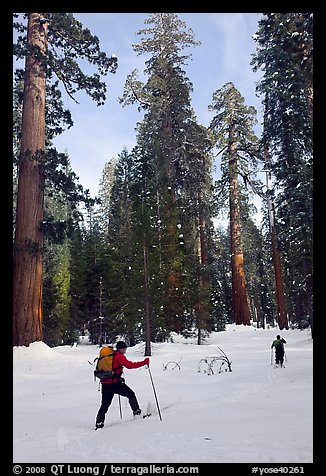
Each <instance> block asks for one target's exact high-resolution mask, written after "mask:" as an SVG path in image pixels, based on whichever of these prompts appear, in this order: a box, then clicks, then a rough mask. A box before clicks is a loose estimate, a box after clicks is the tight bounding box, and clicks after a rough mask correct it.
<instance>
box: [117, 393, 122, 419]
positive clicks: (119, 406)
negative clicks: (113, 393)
mask: <svg viewBox="0 0 326 476" xmlns="http://www.w3.org/2000/svg"><path fill="white" fill-rule="evenodd" d="M118 397H119V410H120V418H121V420H122V410H121V398H120V395H118Z"/></svg>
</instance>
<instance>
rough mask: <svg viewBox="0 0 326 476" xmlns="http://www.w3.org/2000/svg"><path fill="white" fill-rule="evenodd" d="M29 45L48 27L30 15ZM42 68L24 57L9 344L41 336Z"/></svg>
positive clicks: (42, 40)
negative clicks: (11, 337) (10, 340)
mask: <svg viewBox="0 0 326 476" xmlns="http://www.w3.org/2000/svg"><path fill="white" fill-rule="evenodd" d="M27 42H28V45H30V46H31V47H34V48H35V47H38V48H39V50H40V52H41V53H45V52H46V49H47V24H46V23H44V21H43V19H42V16H41V14H40V13H29V17H28V33H27ZM45 79H46V78H45V69H44V67H42V65H41V62H40V60H39V59H37V58H36V57H35V56H34V55H33V54H28V56H27V57H26V66H25V82H24V101H23V113H22V137H21V150H20V165H19V178H18V192H17V209H16V230H15V246H14V261H13V273H14V283H13V344H14V345H26V346H28V345H29V344H30V343H31V342H34V341H40V340H42V338H43V332H42V252H43V251H42V248H43V233H42V229H41V223H42V220H43V201H44V175H43V171H42V165H43V164H42V162H43V157H44V148H45Z"/></svg>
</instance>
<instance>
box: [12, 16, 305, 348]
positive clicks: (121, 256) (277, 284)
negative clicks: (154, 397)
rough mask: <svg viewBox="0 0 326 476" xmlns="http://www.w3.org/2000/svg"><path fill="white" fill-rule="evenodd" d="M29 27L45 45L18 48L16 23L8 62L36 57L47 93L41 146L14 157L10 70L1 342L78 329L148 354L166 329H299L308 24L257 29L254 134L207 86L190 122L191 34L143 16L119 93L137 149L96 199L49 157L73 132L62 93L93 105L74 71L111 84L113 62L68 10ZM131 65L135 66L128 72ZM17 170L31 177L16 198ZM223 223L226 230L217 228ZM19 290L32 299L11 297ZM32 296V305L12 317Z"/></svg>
mask: <svg viewBox="0 0 326 476" xmlns="http://www.w3.org/2000/svg"><path fill="white" fill-rule="evenodd" d="M96 15H99V14H96ZM137 15H138V14H137ZM180 15H183V14H180ZM188 15H189V14H188ZM216 15H218V14H216ZM230 15H232V14H230ZM31 16H32V20H33V21H34V25H36V24H38V25H39V27H40V25H46V28H47V31H46V32H45V27H44V33H43V37H44V38H45V37H47V38H46V41H45V39H44V41H43V44H42V43H41V44H36V43H35V42H34V44H32V47H31V44H26V40H25V39H24V38H26V37H25V36H24V34H25V32H26V21H25V27H22V28H21V27H19V26H17V27H18V29H20V33H21V34H22V37H21V38H18V41H17V46H16V47H14V53H15V55H16V56H17V57H18V58H20V59H23V58H24V57H25V56H27V57H29V58H31V59H32V60H33V61H34V65H35V64H36V66H37V67H38V68H39V74H38V79H40V78H41V80H42V81H43V83H42V84H46V85H47V86H46V87H47V89H46V101H45V100H44V123H45V127H43V129H44V134H43V135H44V147H40V146H39V145H38V146H37V147H36V146H35V147H34V148H33V147H32V146H31V143H29V146H26V136H27V135H28V131H30V130H33V129H35V127H34V128H33V127H31V122H29V127H27V125H28V121H31V120H33V119H31V117H32V115H30V116H29V117H28V115H27V114H26V112H25V116H24V109H23V107H22V106H25V104H24V102H26V103H27V100H26V97H27V94H28V91H27V87H26V84H27V82H28V80H27V79H26V78H27V77H28V74H27V73H26V70H28V68H25V71H24V70H18V71H17V74H15V83H14V151H15V154H14V155H15V161H14V203H15V204H16V195H17V207H16V206H15V207H14V223H15V238H14V241H15V244H14V252H15V257H14V345H28V344H29V343H30V342H33V341H35V340H44V342H46V343H47V344H48V345H51V346H55V345H60V344H67V343H72V342H74V341H76V339H77V336H78V335H79V334H85V333H90V338H91V340H92V341H93V342H94V343H95V342H99V343H102V342H112V341H114V340H115V339H116V338H117V337H118V336H120V337H123V338H125V339H126V340H127V341H128V343H129V344H130V345H133V344H135V343H137V342H140V341H141V340H145V341H146V349H145V353H147V354H149V355H150V342H151V341H164V340H166V339H168V338H169V335H170V333H171V332H172V331H174V332H178V333H181V334H183V335H184V336H193V335H196V336H197V339H198V344H201V343H202V342H203V340H204V339H205V336H207V335H208V334H209V333H210V332H212V331H216V330H223V329H224V328H225V325H226V323H229V322H236V323H237V324H245V325H249V324H250V323H252V322H253V321H255V322H256V323H257V324H256V325H257V327H264V326H266V325H267V324H268V325H272V326H274V325H275V324H276V323H277V324H278V325H279V327H280V328H281V329H282V328H284V327H285V328H288V327H289V326H293V327H299V328H304V327H307V326H311V327H312V187H313V185H312V90H313V86H312V28H313V20H312V14H310V13H280V14H272V13H267V14H264V15H260V20H258V19H257V31H256V34H255V42H256V44H257V50H256V52H255V55H254V57H253V58H252V63H251V64H250V63H249V66H250V67H251V68H252V71H254V70H256V69H258V70H260V74H261V79H260V80H259V81H258V83H257V94H258V96H259V98H260V101H261V104H262V111H261V114H262V115H261V118H262V130H261V131H259V130H257V128H255V127H256V120H257V111H256V110H255V108H254V107H252V105H251V104H248V105H247V104H246V102H245V99H244V97H243V95H242V92H241V90H238V89H237V87H236V86H237V85H235V84H233V82H232V81H226V82H225V83H224V84H221V82H220V81H219V78H218V77H216V90H215V91H214V90H213V91H211V103H210V104H209V105H208V106H209V109H210V111H211V112H212V114H213V117H212V118H211V119H210V122H209V123H205V124H202V123H199V122H198V119H197V117H196V114H195V113H194V110H193V107H192V102H191V93H192V82H191V81H192V78H191V77H188V76H187V74H188V73H187V74H186V64H187V60H188V58H187V55H189V54H192V50H193V47H194V46H196V44H197V38H196V37H195V35H194V33H193V32H192V31H191V30H189V29H188V26H187V25H186V24H184V23H183V22H182V21H181V20H180V19H179V17H178V16H177V15H176V14H164V13H162V14H148V16H147V17H146V20H145V25H144V27H143V28H144V29H143V30H142V32H141V34H140V35H138V42H137V43H135V44H134V46H133V49H134V50H135V66H134V67H132V68H131V70H130V73H129V74H128V75H127V77H126V81H125V84H124V90H123V93H122V95H121V97H120V102H121V104H122V105H124V106H125V107H127V106H128V107H130V106H131V107H133V108H135V105H136V107H138V109H139V110H140V111H141V112H142V114H143V117H142V118H140V119H139V122H138V123H137V130H136V132H135V145H132V149H131V150H128V149H127V148H126V147H122V149H121V151H120V153H118V154H117V156H116V157H114V158H113V159H111V160H109V161H108V162H107V163H106V164H105V166H104V168H103V171H102V177H101V181H100V184H99V193H98V197H96V198H95V199H94V198H93V197H91V196H90V194H89V192H88V191H86V192H85V190H84V189H83V187H82V186H81V185H80V184H79V183H78V178H77V176H76V174H75V173H74V171H73V170H72V168H71V165H70V160H69V155H68V153H67V152H65V153H62V152H58V151H57V150H56V148H55V146H54V144H56V145H57V144H59V143H60V140H58V137H60V135H61V134H62V133H63V132H64V129H65V128H67V127H68V128H69V127H73V122H72V117H71V112H70V111H68V110H66V109H64V107H65V106H64V104H63V102H62V97H63V96H62V91H63V90H64V91H65V94H67V95H68V96H69V97H70V99H71V100H72V101H74V99H73V98H75V99H76V97H78V101H81V100H82V98H81V97H79V96H78V94H79V93H78V91H79V90H84V91H86V93H87V94H88V95H89V96H90V98H91V99H92V100H93V101H95V102H96V103H97V105H99V106H100V105H103V104H104V102H105V98H106V86H105V85H104V83H103V82H101V76H100V75H98V76H96V75H94V76H87V75H84V74H83V72H82V70H81V69H79V67H78V66H77V64H78V62H80V63H81V64H83V62H85V59H86V60H88V61H90V62H91V63H92V64H95V65H96V66H97V67H98V68H99V71H100V73H101V74H102V75H103V76H104V77H105V75H106V74H107V73H108V72H109V73H114V74H115V72H116V70H117V68H119V57H116V56H115V55H114V56H111V57H108V56H106V55H105V53H103V52H100V50H99V43H98V39H96V37H93V36H92V35H91V33H90V32H89V30H85V29H84V30H83V27H82V25H81V24H80V23H79V22H78V21H76V20H75V19H74V17H73V16H72V14H60V13H58V14H54V13H51V14H29V19H30V21H31ZM30 28H32V27H31V26H30ZM31 37H32V35H31ZM41 37H42V35H41ZM76 38H78V42H77V41H76ZM198 40H199V41H200V38H198ZM45 45H46V46H45ZM42 47H44V48H43V49H42ZM84 47H85V49H83V48H84ZM196 48H198V49H199V48H200V46H199V45H198V46H196ZM60 49H61V52H62V56H61V57H60V55H59V52H58V51H59V50H60ZM190 50H191V51H190ZM221 51H222V52H224V53H225V50H223V47H221ZM92 54H93V56H92ZM137 55H138V57H139V58H141V57H143V56H144V57H145V59H146V62H145V65H144V63H143V66H142V69H140V62H139V59H137ZM63 58H64V59H63ZM235 61H236V58H235ZM134 68H138V70H139V71H138V73H137V71H135V70H134ZM205 68H207V69H209V64H205ZM30 71H31V69H30ZM42 74H43V77H42ZM112 77H113V76H112ZM31 79H32V80H35V77H34V78H33V77H31V75H30V76H29V80H30V81H31ZM57 80H61V89H60V88H59V83H57ZM40 84H41V83H38V87H39V88H41V86H40ZM34 85H35V84H34ZM24 88H25V89H24ZM204 88H206V85H204ZM32 89H33V88H31V90H32ZM34 90H35V88H34ZM44 91H45V88H44ZM109 94H110V75H109V76H108V95H109ZM45 104H46V106H45ZM132 105H133V106H132ZM94 107H95V105H94ZM26 108H27V106H26ZM26 108H25V110H26ZM99 109H100V108H99ZM31 111H35V103H34V107H32V108H31ZM34 120H35V118H34ZM113 120H114V118H112V117H110V118H108V121H109V122H110V121H113ZM103 125H105V119H104V118H103ZM135 125H136V124H135ZM108 126H109V125H108ZM38 127H39V130H42V127H40V122H38ZM72 130H73V129H72ZM68 133H69V132H66V134H68ZM24 138H25V142H24ZM62 138H64V134H63V135H62ZM27 142H28V141H27ZM81 142H82V138H81ZM24 144H25V145H24ZM31 152H32V155H31ZM30 167H32V168H31V169H29V168H30ZM28 169H29V170H33V173H34V178H35V177H37V180H33V181H32V182H29V186H27V182H28V180H30V176H29V175H28V173H27V170H28ZM262 172H263V174H265V175H266V180H265V183H263V182H259V180H258V178H259V174H260V176H261V175H262ZM28 177H29V178H28ZM22 190H23V192H22ZM33 193H34V195H33ZM23 196H24V198H20V199H19V197H23ZM258 196H259V197H260V200H261V201H262V212H261V214H262V219H261V222H260V223H258V224H257V222H256V221H255V220H254V215H255V213H256V210H255V208H254V206H253V202H255V200H256V203H257V197H258ZM32 197H34V198H32ZM43 198H44V207H43V205H42V204H43ZM31 199H32V201H35V203H36V204H38V205H39V204H41V206H38V205H37V207H36V208H37V209H38V211H39V212H40V214H39V215H38V217H37V218H36V217H35V216H34V219H33V220H32V221H33V222H34V225H35V226H34V231H33V233H34V232H35V230H36V231H37V233H36V234H37V238H35V237H33V238H32V235H31V236H27V235H26V228H27V227H25V228H24V227H22V226H21V225H20V224H19V223H20V221H21V222H23V221H24V219H25V220H26V216H25V217H24V213H28V211H27V210H26V207H25V208H24V206H23V205H22V204H23V203H25V204H26V203H27V201H28V200H29V203H31ZM81 203H83V213H82V214H81V213H80V211H81ZM221 216H222V217H225V216H226V217H228V218H229V220H230V224H229V226H228V227H227V228H225V226H223V227H221V226H219V225H218V223H219V221H218V218H219V217H221ZM27 222H28V223H30V222H31V220H30V219H29V220H28V221H27ZM27 222H26V223H27ZM24 229H25V231H24V233H25V236H24V233H22V230H24ZM19 230H20V231H19ZM33 236H34V235H33ZM35 236H36V235H35ZM33 260H34V261H35V262H34V264H33V265H32V261H33ZM35 263H37V265H35ZM26 264H29V265H26ZM41 268H42V273H40V272H39V274H38V277H37V279H36V280H35V279H34V278H35V276H34V278H33V273H34V275H35V274H37V273H35V269H36V270H39V269H41ZM37 280H38V285H36V284H35V283H36V281H37ZM27 282H29V283H31V282H33V283H34V285H33V286H31V285H26V283H27ZM24 283H25V284H24ZM33 288H34V292H33V293H32V294H33V297H31V296H28V295H25V296H22V293H21V290H22V289H30V290H31V289H33ZM15 293H16V294H15ZM32 299H34V300H35V303H36V304H35V305H29V306H26V305H24V301H25V304H26V302H27V303H29V304H31V300H32ZM28 307H29V308H30V311H27V312H26V311H25V310H26V309H27V308H28ZM23 309H24V311H22V310H23Z"/></svg>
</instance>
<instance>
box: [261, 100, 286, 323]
mask: <svg viewBox="0 0 326 476" xmlns="http://www.w3.org/2000/svg"><path fill="white" fill-rule="evenodd" d="M267 106H268V98H267V97H266V114H267V111H268V107H267ZM266 114H265V121H266V120H267V119H266ZM264 161H265V169H266V186H267V206H268V213H269V226H270V234H271V242H272V257H273V266H274V275H275V294H276V305H277V322H278V326H279V328H280V329H281V330H282V329H284V328H285V329H288V328H289V324H288V318H287V312H286V305H285V294H284V286H283V278H282V266H281V258H280V252H279V249H278V244H277V236H276V228H275V207H274V203H273V201H272V199H271V196H270V193H269V192H270V189H271V183H270V182H271V172H270V168H271V164H270V158H269V153H268V144H267V141H265V144H264Z"/></svg>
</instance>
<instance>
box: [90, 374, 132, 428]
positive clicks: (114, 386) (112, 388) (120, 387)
mask: <svg viewBox="0 0 326 476" xmlns="http://www.w3.org/2000/svg"><path fill="white" fill-rule="evenodd" d="M115 394H117V395H121V396H122V397H127V398H128V400H129V405H130V407H131V409H132V411H133V412H135V411H136V410H139V405H138V401H137V398H136V395H135V392H134V391H133V390H132V389H131V388H130V387H128V385H126V384H125V383H124V382H116V383H103V384H102V403H101V406H100V409H99V411H98V413H97V416H96V423H104V420H105V414H106V412H107V411H108V409H109V406H110V405H111V402H112V399H113V397H114V395H115Z"/></svg>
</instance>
